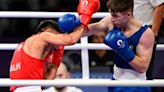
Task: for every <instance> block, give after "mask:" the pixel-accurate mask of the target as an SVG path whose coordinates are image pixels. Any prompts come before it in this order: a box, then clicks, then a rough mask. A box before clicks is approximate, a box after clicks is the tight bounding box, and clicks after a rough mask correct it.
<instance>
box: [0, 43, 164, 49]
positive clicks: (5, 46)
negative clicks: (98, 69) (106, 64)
mask: <svg viewBox="0 0 164 92" xmlns="http://www.w3.org/2000/svg"><path fill="white" fill-rule="evenodd" d="M17 45H18V44H10V43H1V44H0V50H14V49H15V48H16V47H17ZM83 48H88V49H89V50H96V49H99V50H103V49H105V50H111V48H110V47H108V46H107V45H105V44H97V43H88V44H81V43H77V44H74V45H71V46H65V50H81V49H83ZM156 50H164V44H158V45H157V49H156Z"/></svg>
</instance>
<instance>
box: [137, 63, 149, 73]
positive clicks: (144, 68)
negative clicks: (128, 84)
mask: <svg viewBox="0 0 164 92" xmlns="http://www.w3.org/2000/svg"><path fill="white" fill-rule="evenodd" d="M147 69H148V65H147V64H142V65H141V66H140V67H138V68H137V71H138V72H139V73H145V72H146V71H147Z"/></svg>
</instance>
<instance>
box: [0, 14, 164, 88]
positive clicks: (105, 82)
mask: <svg viewBox="0 0 164 92" xmlns="http://www.w3.org/2000/svg"><path fill="white" fill-rule="evenodd" d="M66 13H71V14H75V15H77V16H78V14H77V13H75V12H17V11H9V12H6V11H0V17H1V18H58V17H60V16H62V15H64V14H66ZM108 14H109V13H106V12H101V13H96V14H94V15H93V16H92V18H102V17H104V16H106V15H108ZM17 45H18V44H9V43H1V44H0V50H14V49H15V48H16V46H17ZM94 49H106V50H111V48H109V47H108V46H106V45H105V44H95V43H88V37H83V38H81V43H77V44H75V45H72V46H66V47H65V50H81V55H82V78H83V79H66V80H65V79H62V80H59V79H56V80H54V81H52V80H10V79H2V78H1V79H0V81H1V82H0V86H10V85H76V86H77V85H78V86H164V80H142V81H139V80H133V81H132V80H130V81H128V80H124V81H118V80H117V81H116V80H114V81H113V80H110V79H89V60H88V59H89V58H88V50H94ZM157 50H164V45H163V44H158V45H157Z"/></svg>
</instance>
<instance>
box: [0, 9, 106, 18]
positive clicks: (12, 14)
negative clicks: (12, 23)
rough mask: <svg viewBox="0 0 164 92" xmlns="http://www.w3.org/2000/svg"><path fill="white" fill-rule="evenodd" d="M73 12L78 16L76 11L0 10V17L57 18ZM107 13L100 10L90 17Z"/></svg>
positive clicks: (98, 16)
mask: <svg viewBox="0 0 164 92" xmlns="http://www.w3.org/2000/svg"><path fill="white" fill-rule="evenodd" d="M67 13H70V14H75V15H76V16H78V14H77V12H38V11H35V12H20V11H19V12H18V11H0V17H2V18H58V17H60V16H62V15H64V14H67ZM108 14H109V13H107V12H101V13H95V14H93V16H92V18H102V17H104V16H106V15H108Z"/></svg>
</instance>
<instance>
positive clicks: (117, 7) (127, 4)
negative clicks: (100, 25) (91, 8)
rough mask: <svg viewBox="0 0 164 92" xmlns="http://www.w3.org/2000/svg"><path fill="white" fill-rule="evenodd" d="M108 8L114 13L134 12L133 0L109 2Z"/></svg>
mask: <svg viewBox="0 0 164 92" xmlns="http://www.w3.org/2000/svg"><path fill="white" fill-rule="evenodd" d="M107 7H108V9H110V10H111V12H112V13H116V12H126V11H128V10H130V11H132V12H133V7H134V2H133V0H109V1H108V2H107Z"/></svg>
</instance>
